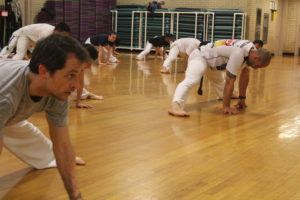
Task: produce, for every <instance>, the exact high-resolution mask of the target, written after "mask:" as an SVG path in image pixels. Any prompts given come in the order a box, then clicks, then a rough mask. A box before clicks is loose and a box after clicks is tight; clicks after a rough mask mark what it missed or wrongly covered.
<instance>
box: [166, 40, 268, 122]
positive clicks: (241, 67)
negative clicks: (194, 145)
mask: <svg viewBox="0 0 300 200" xmlns="http://www.w3.org/2000/svg"><path fill="white" fill-rule="evenodd" d="M233 43H236V45H233ZM270 60H271V53H270V52H269V51H267V50H266V49H258V50H257V49H255V47H254V45H253V43H252V42H250V41H247V40H222V41H216V42H215V43H209V44H207V45H205V46H202V47H201V48H200V50H199V49H196V50H194V51H193V52H192V53H191V55H190V57H189V60H188V67H187V70H186V73H185V79H184V80H183V81H182V82H180V83H179V84H178V86H177V88H176V91H175V94H174V97H173V100H172V104H171V109H170V110H169V111H168V113H169V114H171V115H174V116H179V117H188V116H190V114H189V113H187V112H186V111H185V110H184V104H185V101H186V99H187V95H188V92H189V90H190V89H191V88H192V87H193V86H194V85H195V84H197V83H199V81H200V79H201V77H202V76H203V75H204V73H205V72H206V71H208V70H212V71H213V70H216V68H217V67H218V66H222V65H224V64H227V65H226V70H227V72H226V82H225V88H224V91H223V113H224V114H237V113H239V110H238V109H244V108H246V106H247V105H246V102H245V99H246V90H247V86H248V82H249V66H251V67H252V68H254V69H257V68H263V67H266V66H268V65H269V63H270ZM239 71H241V73H240V80H239V101H238V103H237V105H236V106H235V107H234V108H232V107H231V106H230V99H231V96H232V93H233V89H234V82H235V79H236V76H237V74H238V72H239Z"/></svg>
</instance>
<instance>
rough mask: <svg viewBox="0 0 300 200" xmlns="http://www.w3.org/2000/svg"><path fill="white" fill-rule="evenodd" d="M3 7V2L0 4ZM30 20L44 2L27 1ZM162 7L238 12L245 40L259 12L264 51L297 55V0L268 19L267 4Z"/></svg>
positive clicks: (253, 0) (281, 0) (175, 1)
mask: <svg viewBox="0 0 300 200" xmlns="http://www.w3.org/2000/svg"><path fill="white" fill-rule="evenodd" d="M1 1H2V2H3V3H4V0H0V3H1ZM149 1H150V0H117V4H119V5H122V4H144V5H147V3H148V2H149ZM29 2H31V12H30V13H29V15H30V20H29V21H28V23H33V19H34V17H35V15H36V14H37V13H38V12H39V11H40V9H41V8H42V6H43V4H44V2H45V0H31V1H29ZM165 3H166V5H165V7H168V8H176V7H192V8H195V7H199V8H206V9H241V10H244V11H245V12H246V13H247V14H248V22H247V35H246V38H247V39H249V40H254V39H255V29H256V12H257V8H261V10H262V12H261V13H262V17H261V30H260V38H261V39H262V38H263V25H264V21H263V20H264V14H265V13H266V14H269V21H268V24H269V26H268V41H267V44H266V45H265V47H266V48H268V49H269V50H271V51H272V52H273V53H274V54H275V55H281V54H282V53H285V52H286V53H294V54H295V55H298V53H299V46H300V40H299V39H298V38H299V37H297V36H298V35H299V29H300V27H299V24H300V19H299V18H300V16H299V15H300V12H297V11H300V2H299V1H298V0H275V4H276V5H277V10H278V11H277V16H276V18H275V19H273V20H272V19H271V17H272V13H271V10H270V0H243V1H241V0H209V1H207V0H184V1H182V0H165Z"/></svg>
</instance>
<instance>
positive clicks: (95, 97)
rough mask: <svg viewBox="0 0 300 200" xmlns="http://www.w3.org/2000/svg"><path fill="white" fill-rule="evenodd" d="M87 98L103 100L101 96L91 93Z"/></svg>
mask: <svg viewBox="0 0 300 200" xmlns="http://www.w3.org/2000/svg"><path fill="white" fill-rule="evenodd" d="M87 98H88V99H92V100H103V99H104V97H103V96H99V95H95V94H93V93H90V94H89V95H88V97H87Z"/></svg>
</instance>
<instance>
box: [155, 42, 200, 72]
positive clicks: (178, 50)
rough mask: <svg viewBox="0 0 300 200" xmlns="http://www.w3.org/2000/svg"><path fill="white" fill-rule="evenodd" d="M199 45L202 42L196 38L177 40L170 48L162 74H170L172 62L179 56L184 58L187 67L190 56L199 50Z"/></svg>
mask: <svg viewBox="0 0 300 200" xmlns="http://www.w3.org/2000/svg"><path fill="white" fill-rule="evenodd" d="M199 45H200V41H199V40H197V39H196V38H181V39H178V40H175V41H174V42H173V43H172V45H171V47H170V51H169V56H168V58H167V59H166V60H165V61H164V63H163V67H162V69H161V70H160V72H161V73H166V74H169V73H170V70H171V65H172V62H173V61H174V60H175V59H176V58H177V56H178V55H182V56H183V58H184V63H185V67H186V65H187V59H188V57H189V55H190V54H191V53H192V51H194V50H195V49H197V48H199Z"/></svg>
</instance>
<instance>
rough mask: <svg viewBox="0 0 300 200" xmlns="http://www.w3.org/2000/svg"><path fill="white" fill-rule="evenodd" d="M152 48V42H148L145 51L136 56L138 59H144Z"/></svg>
mask: <svg viewBox="0 0 300 200" xmlns="http://www.w3.org/2000/svg"><path fill="white" fill-rule="evenodd" d="M151 49H152V44H151V43H150V42H147V44H146V47H145V49H144V51H142V52H141V53H140V54H139V55H138V56H137V57H136V59H137V60H142V59H144V58H145V56H146V55H147V54H148V53H150V51H151Z"/></svg>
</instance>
